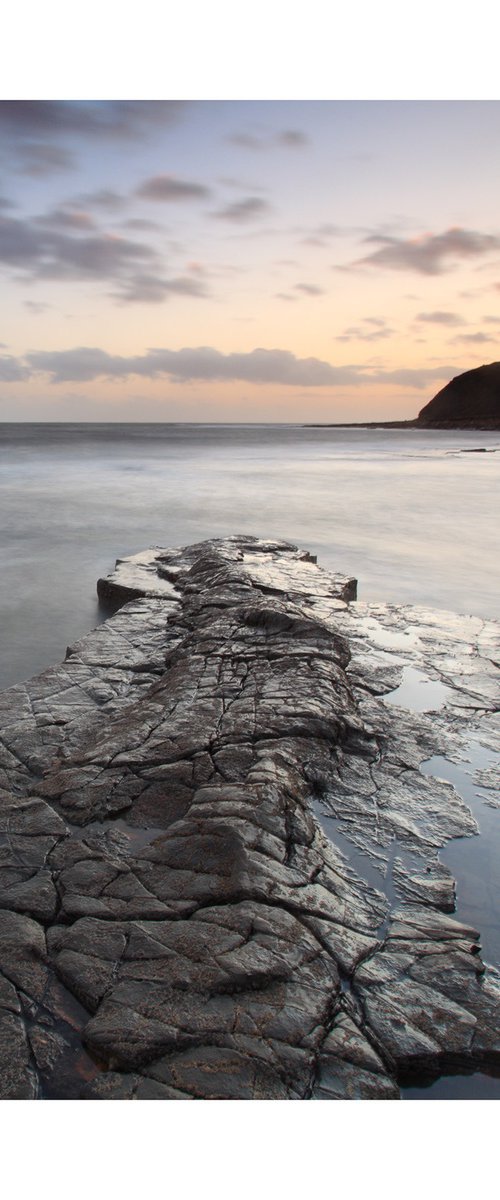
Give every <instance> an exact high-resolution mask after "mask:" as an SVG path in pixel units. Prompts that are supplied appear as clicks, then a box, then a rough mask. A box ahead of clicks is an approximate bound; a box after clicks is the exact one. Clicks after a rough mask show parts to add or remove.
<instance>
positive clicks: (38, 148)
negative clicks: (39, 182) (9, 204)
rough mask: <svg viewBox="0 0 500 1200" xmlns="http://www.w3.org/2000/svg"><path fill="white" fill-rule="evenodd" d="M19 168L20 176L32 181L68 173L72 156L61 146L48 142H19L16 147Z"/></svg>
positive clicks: (71, 165) (72, 163)
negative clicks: (29, 177)
mask: <svg viewBox="0 0 500 1200" xmlns="http://www.w3.org/2000/svg"><path fill="white" fill-rule="evenodd" d="M18 156H19V167H18V169H19V170H20V172H21V174H22V175H30V176H31V177H32V178H33V179H36V178H40V179H41V178H43V177H44V176H45V175H53V174H54V173H56V172H58V171H68V170H70V169H71V167H73V165H74V156H73V154H72V153H71V151H70V150H66V149H65V148H64V147H63V146H55V145H51V144H50V143H49V142H21V143H20V144H19V146H18Z"/></svg>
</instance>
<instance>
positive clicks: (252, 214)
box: [212, 196, 271, 224]
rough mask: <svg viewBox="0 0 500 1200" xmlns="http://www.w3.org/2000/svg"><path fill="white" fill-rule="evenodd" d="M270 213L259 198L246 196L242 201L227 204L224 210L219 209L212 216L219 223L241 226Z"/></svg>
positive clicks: (263, 201)
mask: <svg viewBox="0 0 500 1200" xmlns="http://www.w3.org/2000/svg"><path fill="white" fill-rule="evenodd" d="M270 211H271V210H270V206H269V204H267V203H266V201H265V200H261V199H260V197H259V196H246V197H245V199H244V200H235V201H234V203H233V204H227V205H226V207H225V208H221V209H219V211H218V212H215V213H213V214H212V215H213V216H214V217H217V218H218V219H219V220H221V221H234V222H235V223H236V224H239V223H240V222H241V223H242V224H243V223H244V222H245V221H253V220H255V218H260V217H264V216H266V214H267V213H268V212H270Z"/></svg>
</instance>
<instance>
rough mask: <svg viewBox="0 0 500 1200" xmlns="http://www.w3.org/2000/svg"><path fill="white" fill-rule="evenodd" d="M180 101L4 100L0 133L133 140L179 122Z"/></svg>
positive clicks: (42, 136)
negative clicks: (148, 132) (160, 127)
mask: <svg viewBox="0 0 500 1200" xmlns="http://www.w3.org/2000/svg"><path fill="white" fill-rule="evenodd" d="M185 107H186V103H185V102H184V101H178V100H90V101H88V100H2V101H1V102H0V129H3V130H4V132H5V133H10V134H11V135H12V136H13V137H14V138H19V137H22V138H28V139H37V140H38V139H39V138H46V137H47V136H50V137H51V138H53V137H54V136H56V137H59V136H61V135H71V136H75V135H76V136H81V137H91V138H96V137H97V138H102V139H104V140H107V139H115V138H117V139H124V140H127V141H128V140H130V139H134V138H140V137H143V136H144V134H145V132H147V131H148V130H149V129H151V128H154V127H157V126H159V125H171V124H174V123H176V122H177V121H178V120H179V117H180V116H181V115H182V112H183V110H184V108H185Z"/></svg>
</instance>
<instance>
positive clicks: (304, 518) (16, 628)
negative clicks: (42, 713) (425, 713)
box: [0, 424, 500, 687]
mask: <svg viewBox="0 0 500 1200" xmlns="http://www.w3.org/2000/svg"><path fill="white" fill-rule="evenodd" d="M479 447H486V448H487V449H488V450H493V449H496V448H499V447H500V436H499V435H498V434H495V433H474V432H465V433H461V432H460V433H459V432H456V431H453V432H441V431H438V432H435V433H428V432H423V431H416V430H405V431H400V430H365V429H305V428H301V427H299V426H283V425H281V426H269V425H267V426H258V425H250V426H242V425H239V426H234V425H226V426H223V425H206V426H201V425H30V424H23V425H21V424H19V425H15V424H4V425H0V504H1V524H0V566H1V571H0V687H5V686H7V685H8V684H10V683H12V682H16V681H19V680H21V679H24V678H27V677H28V676H30V675H32V674H33V673H35V672H36V671H39V670H40V669H42V668H43V667H45V666H47V665H48V664H49V663H52V662H56V661H58V660H59V659H60V658H61V657H62V656H63V655H64V652H65V649H66V646H67V645H68V644H69V643H71V642H72V641H74V640H75V638H77V637H78V636H79V635H81V634H82V633H83V632H85V631H86V630H88V629H90V628H92V627H93V626H94V625H95V624H96V623H97V622H98V621H99V613H98V609H97V604H96V599H95V584H96V580H97V577H98V576H99V575H101V574H105V573H106V572H107V571H108V570H109V569H110V568H111V567H112V566H113V565H114V560H115V558H117V557H119V556H121V555H124V554H130V553H134V552H136V551H138V550H141V549H143V548H144V547H145V546H148V545H154V544H159V545H166V546H169V545H170V546H171V545H181V544H183V543H188V542H193V541H198V540H200V539H201V538H207V537H212V536H222V535H225V534H229V533H236V532H248V533H255V534H257V535H260V536H263V537H268V536H273V537H274V536H275V537H284V538H287V539H289V540H291V541H294V542H297V543H299V544H300V545H301V546H304V547H307V548H308V549H310V550H312V551H313V552H314V553H316V554H317V555H318V558H319V562H320V563H321V564H322V565H324V566H326V567H331V568H333V569H337V570H340V571H343V572H345V573H346V574H354V575H356V576H357V577H358V578H359V595H360V597H361V598H362V599H365V600H376V599H380V600H389V601H394V602H410V603H426V604H430V605H432V606H434V607H440V608H452V609H456V610H458V611H459V612H471V613H475V614H478V615H480V616H497V615H498V613H499V605H498V596H499V590H500V589H499V583H500V555H499V554H498V511H499V507H500V506H499V499H500V488H499V475H500V453H498V454H497V453H480V454H476V453H463V452H462V451H465V450H471V449H475V448H479Z"/></svg>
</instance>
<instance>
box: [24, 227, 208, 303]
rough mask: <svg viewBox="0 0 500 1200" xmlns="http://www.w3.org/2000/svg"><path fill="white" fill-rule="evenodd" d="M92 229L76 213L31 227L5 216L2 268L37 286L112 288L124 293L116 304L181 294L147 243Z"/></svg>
mask: <svg viewBox="0 0 500 1200" xmlns="http://www.w3.org/2000/svg"><path fill="white" fill-rule="evenodd" d="M92 226H93V222H92V219H91V218H90V217H89V216H88V214H85V213H79V212H77V211H76V210H70V209H61V210H55V211H53V212H51V213H49V214H48V215H47V216H45V217H42V218H38V219H36V220H34V221H31V222H30V221H25V220H21V219H18V218H13V217H5V216H4V217H2V216H0V264H3V265H4V266H5V267H7V268H10V269H16V270H18V271H19V270H22V271H23V272H24V273H25V274H26V275H27V276H28V278H30V279H31V280H37V279H52V280H57V281H63V282H64V281H66V280H95V281H102V282H107V283H111V284H114V285H116V286H118V288H119V291H118V293H115V298H116V297H117V296H118V297H120V298H122V299H127V300H148V299H149V300H152V301H157V300H159V299H161V298H162V297H163V298H166V297H167V296H168V294H169V293H171V292H172V291H174V290H177V291H180V290H181V286H180V285H179V281H176V280H173V281H172V280H166V279H164V277H163V274H164V273H163V267H162V263H161V260H160V259H159V257H158V255H157V254H156V252H155V251H154V250H153V249H152V248H151V247H150V246H148V245H147V244H146V243H144V242H141V241H135V240H133V239H129V238H126V237H119V236H118V235H117V234H109V233H105V232H97V231H94V230H93V228H92ZM146 279H147V286H146ZM185 290H186V289H185ZM193 294H194V293H193ZM197 294H199V292H198V293H197Z"/></svg>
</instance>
